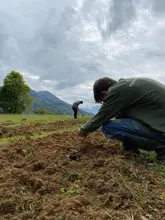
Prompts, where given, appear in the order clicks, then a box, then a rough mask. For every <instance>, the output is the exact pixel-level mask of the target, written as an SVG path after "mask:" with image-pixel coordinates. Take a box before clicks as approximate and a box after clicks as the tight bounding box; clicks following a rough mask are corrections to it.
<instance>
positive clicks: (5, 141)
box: [0, 126, 79, 147]
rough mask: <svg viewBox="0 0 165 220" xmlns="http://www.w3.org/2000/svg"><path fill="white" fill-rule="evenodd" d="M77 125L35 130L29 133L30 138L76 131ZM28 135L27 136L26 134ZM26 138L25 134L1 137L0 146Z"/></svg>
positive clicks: (34, 138)
mask: <svg viewBox="0 0 165 220" xmlns="http://www.w3.org/2000/svg"><path fill="white" fill-rule="evenodd" d="M78 128H79V127H78V126H74V127H72V128H66V129H60V130H58V131H40V132H37V133H34V134H32V135H30V137H31V139H33V140H36V139H39V138H44V137H47V136H49V135H52V134H61V133H63V132H73V131H76V130H78ZM28 137H29V136H28ZM25 139H26V136H23V135H22V136H20V135H19V136H14V137H8V138H1V139H0V147H1V146H7V145H9V144H11V143H17V142H18V141H20V140H25Z"/></svg>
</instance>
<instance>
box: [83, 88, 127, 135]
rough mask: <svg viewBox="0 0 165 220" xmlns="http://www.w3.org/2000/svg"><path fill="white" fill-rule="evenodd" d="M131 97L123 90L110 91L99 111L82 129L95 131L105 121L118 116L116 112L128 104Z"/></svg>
mask: <svg viewBox="0 0 165 220" xmlns="http://www.w3.org/2000/svg"><path fill="white" fill-rule="evenodd" d="M129 101H130V100H129V98H128V97H127V95H126V93H125V92H124V91H123V92H122V91H117V90H116V91H115V90H114V91H113V90H112V91H110V92H108V95H107V96H106V97H105V99H104V102H103V105H102V107H101V108H100V110H99V111H98V113H97V114H96V115H95V116H94V117H93V118H92V119H91V120H89V121H88V122H86V123H85V124H84V125H83V126H82V127H81V128H80V131H81V130H82V131H84V132H87V133H89V132H94V131H96V130H97V129H98V128H99V127H100V126H102V125H103V124H104V123H106V122H108V121H109V120H110V119H112V118H113V117H115V116H116V114H117V113H118V112H119V111H120V110H121V109H122V108H124V107H125V105H127V103H128V102H129Z"/></svg>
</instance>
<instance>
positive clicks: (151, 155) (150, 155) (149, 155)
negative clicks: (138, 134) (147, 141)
mask: <svg viewBox="0 0 165 220" xmlns="http://www.w3.org/2000/svg"><path fill="white" fill-rule="evenodd" d="M140 152H141V157H143V158H144V159H145V160H146V161H147V162H149V163H153V162H155V161H156V156H157V154H156V152H155V151H146V150H140Z"/></svg>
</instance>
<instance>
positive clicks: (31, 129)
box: [0, 120, 85, 138]
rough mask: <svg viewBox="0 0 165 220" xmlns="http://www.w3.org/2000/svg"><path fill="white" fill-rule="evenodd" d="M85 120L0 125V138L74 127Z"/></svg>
mask: <svg viewBox="0 0 165 220" xmlns="http://www.w3.org/2000/svg"><path fill="white" fill-rule="evenodd" d="M84 121H85V120H65V121H57V122H54V123H47V124H41V123H36V124H32V125H20V126H15V127H9V126H5V125H1V126H0V138H8V137H13V136H22V135H23V136H29V135H32V134H34V133H37V132H40V131H42V132H49V131H56V130H57V131H58V130H63V129H68V128H72V127H73V126H74V127H75V126H79V125H81V124H82V123H84Z"/></svg>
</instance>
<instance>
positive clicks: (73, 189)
mask: <svg viewBox="0 0 165 220" xmlns="http://www.w3.org/2000/svg"><path fill="white" fill-rule="evenodd" d="M80 182H81V181H80V180H76V181H75V182H74V183H73V184H72V185H71V186H70V187H69V188H61V189H60V192H61V193H62V194H63V195H64V196H74V195H77V194H79V192H80Z"/></svg>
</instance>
